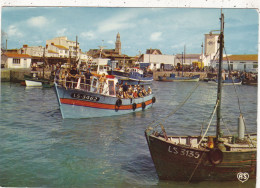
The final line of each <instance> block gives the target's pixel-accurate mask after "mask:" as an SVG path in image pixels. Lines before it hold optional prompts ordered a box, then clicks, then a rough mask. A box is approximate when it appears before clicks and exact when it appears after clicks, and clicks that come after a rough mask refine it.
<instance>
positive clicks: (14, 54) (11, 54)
mask: <svg viewBox="0 0 260 188" xmlns="http://www.w3.org/2000/svg"><path fill="white" fill-rule="evenodd" d="M3 55H5V56H7V57H16V58H31V56H30V55H28V54H18V53H4V54H3Z"/></svg>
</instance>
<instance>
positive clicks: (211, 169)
mask: <svg viewBox="0 0 260 188" xmlns="http://www.w3.org/2000/svg"><path fill="white" fill-rule="evenodd" d="M220 20H221V30H220V35H219V49H220V50H219V70H218V75H219V76H218V88H217V100H216V104H215V107H214V110H213V112H212V114H211V116H210V118H209V124H208V126H207V129H206V130H205V132H204V134H201V135H198V136H169V135H168V134H167V133H166V130H165V128H164V126H163V125H162V124H161V123H158V124H157V125H156V126H154V127H148V128H147V129H146V130H145V137H146V140H147V144H148V147H149V150H150V154H151V157H152V160H153V162H154V165H155V168H156V172H157V175H158V177H159V179H160V180H174V181H187V182H190V181H205V180H213V181H225V180H236V181H238V180H239V181H241V182H245V181H247V180H248V179H250V178H256V153H257V135H256V134H254V133H252V134H248V133H247V134H245V121H244V118H243V115H242V112H241V111H240V116H239V121H238V122H239V123H238V132H237V134H238V137H235V136H232V135H227V136H223V134H222V133H221V125H220V121H221V93H222V84H221V83H222V78H221V76H220V75H221V70H222V57H223V46H224V15H223V14H222V13H221V19H220ZM184 102H185V101H184ZM215 113H216V114H217V115H216V116H217V119H216V134H215V135H211V136H208V135H207V131H208V129H209V126H210V124H211V121H212V119H213V117H214V114H215ZM159 127H160V129H159V130H157V129H158V128H159Z"/></svg>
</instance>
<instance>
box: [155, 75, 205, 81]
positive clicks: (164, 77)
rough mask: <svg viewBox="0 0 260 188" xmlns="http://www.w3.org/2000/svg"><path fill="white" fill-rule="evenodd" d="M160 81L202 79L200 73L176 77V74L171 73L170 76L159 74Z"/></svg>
mask: <svg viewBox="0 0 260 188" xmlns="http://www.w3.org/2000/svg"><path fill="white" fill-rule="evenodd" d="M158 79H159V81H163V82H198V81H199V80H200V75H194V76H190V77H182V76H180V77H176V76H175V74H170V76H169V77H167V76H166V75H165V76H158Z"/></svg>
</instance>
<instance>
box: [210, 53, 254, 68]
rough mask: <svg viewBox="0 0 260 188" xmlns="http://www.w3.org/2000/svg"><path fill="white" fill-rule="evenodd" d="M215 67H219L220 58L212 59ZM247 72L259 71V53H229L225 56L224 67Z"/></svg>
mask: <svg viewBox="0 0 260 188" xmlns="http://www.w3.org/2000/svg"><path fill="white" fill-rule="evenodd" d="M212 66H213V67H215V68H216V67H218V59H217V60H214V61H212ZM228 66H230V70H236V71H245V72H257V70H258V55H257V54H253V55H252V54H251V55H229V56H227V57H224V58H223V69H225V70H229V68H228Z"/></svg>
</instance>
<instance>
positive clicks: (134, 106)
mask: <svg viewBox="0 0 260 188" xmlns="http://www.w3.org/2000/svg"><path fill="white" fill-rule="evenodd" d="M132 108H133V111H135V109H136V103H133V104H132Z"/></svg>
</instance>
